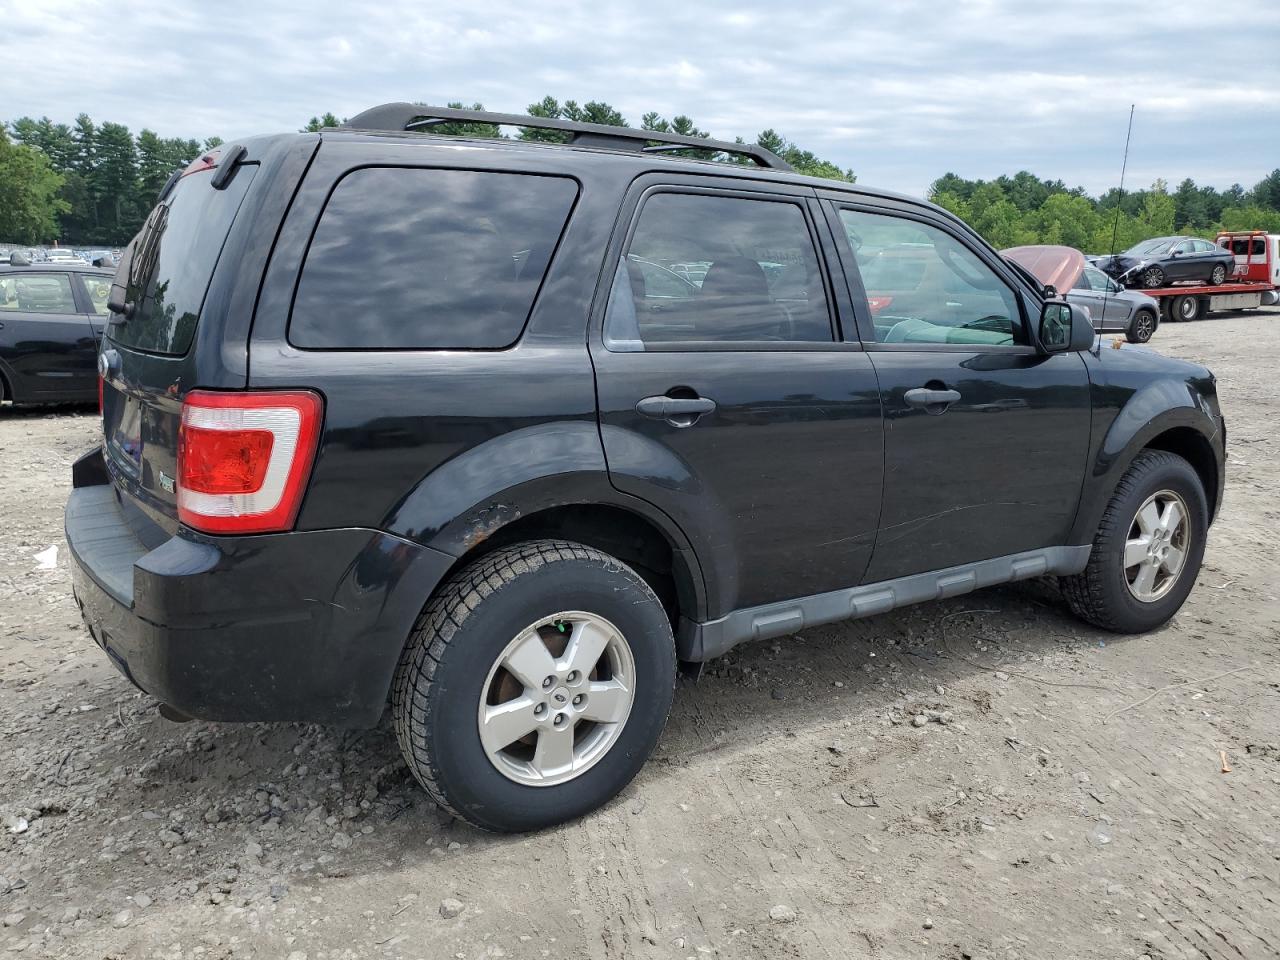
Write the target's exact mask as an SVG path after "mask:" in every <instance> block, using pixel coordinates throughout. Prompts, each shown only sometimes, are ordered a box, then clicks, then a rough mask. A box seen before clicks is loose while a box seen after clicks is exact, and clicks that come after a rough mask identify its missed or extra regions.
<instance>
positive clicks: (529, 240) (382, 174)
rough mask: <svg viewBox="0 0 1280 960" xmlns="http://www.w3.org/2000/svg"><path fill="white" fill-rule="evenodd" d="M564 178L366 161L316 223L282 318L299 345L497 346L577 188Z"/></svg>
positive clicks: (520, 322)
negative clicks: (288, 313)
mask: <svg viewBox="0 0 1280 960" xmlns="http://www.w3.org/2000/svg"><path fill="white" fill-rule="evenodd" d="M577 193H578V187H577V183H576V182H575V181H573V180H571V179H568V178H566V177H544V176H535V175H529V174H514V173H490V172H482V171H474V170H432V169H404V168H376V167H370V168H365V169H361V170H356V171H354V172H352V173H350V174H348V175H347V176H346V177H344V178H343V179H342V181H341V182H340V183H339V184H338V186H337V188H336V189H335V190H334V192H333V195H332V196H331V197H330V198H329V202H328V203H327V204H326V205H325V209H324V213H323V214H322V215H321V217H320V223H319V225H318V226H317V227H316V232H315V236H314V237H313V238H312V241H311V248H310V250H309V251H308V253H307V259H306V263H305V264H304V266H303V268H302V277H301V279H300V280H299V282H298V293H297V297H296V299H295V301H294V305H293V317H292V320H291V321H290V325H289V339H290V341H291V342H292V343H293V344H294V345H295V346H298V347H302V348H304V349H329V350H335V349H339V350H340V349H366V350H378V349H382V350H411V349H421V350H430V349H437V350H439V349H500V348H502V347H507V346H510V345H511V344H512V343H514V342H515V341H516V340H517V339H518V338H519V336H520V332H521V330H523V329H524V325H525V321H526V320H527V319H528V316H529V311H530V310H531V309H532V307H533V301H534V297H535V296H536V295H537V292H538V287H539V286H540V285H541V283H542V278H543V276H544V275H545V274H546V272H547V266H548V265H549V264H550V262H551V255H552V253H553V251H554V250H555V246H556V244H557V242H558V241H559V239H560V234H561V232H562V231H563V230H564V225H565V222H566V221H567V220H568V218H569V211H570V209H571V208H572V207H573V202H574V199H575V198H576V197H577Z"/></svg>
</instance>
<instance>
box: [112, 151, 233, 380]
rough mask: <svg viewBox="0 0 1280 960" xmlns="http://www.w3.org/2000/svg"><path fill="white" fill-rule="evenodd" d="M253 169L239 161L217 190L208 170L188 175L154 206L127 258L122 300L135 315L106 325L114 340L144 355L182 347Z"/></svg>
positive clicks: (176, 353) (189, 335)
mask: <svg viewBox="0 0 1280 960" xmlns="http://www.w3.org/2000/svg"><path fill="white" fill-rule="evenodd" d="M257 169H258V168H257V166H255V165H252V164H246V165H244V166H242V167H241V168H240V169H239V170H238V171H237V172H236V175H235V176H234V177H232V178H231V182H230V183H229V184H227V186H226V188H225V189H222V190H215V189H213V186H212V184H211V181H212V179H213V175H212V173H210V172H208V171H205V172H200V173H192V174H188V175H187V176H184V177H182V178H181V179H180V180H178V182H177V183H176V184H175V185H174V187H173V190H172V191H170V193H169V195H168V196H167V197H166V198H165V199H164V200H163V201H162V202H161V203H159V204H157V205H156V207H155V208H154V209H152V211H151V214H150V215H149V216H148V217H147V222H146V223H145V224H144V225H143V228H142V231H141V232H140V233H139V234H138V237H137V240H136V242H135V244H134V247H133V252H132V255H131V258H130V260H129V262H128V274H127V278H126V279H127V291H126V294H125V300H126V301H129V302H132V303H133V304H134V311H133V315H132V316H130V317H129V318H128V319H127V320H124V321H123V322H117V323H113V324H112V325H111V326H110V327H109V328H108V336H110V338H111V339H112V340H113V341H114V342H116V343H118V344H122V345H123V346H126V347H133V348H134V349H136V350H143V351H146V352H148V353H159V354H165V355H170V356H179V355H182V354H185V353H186V352H187V350H188V349H189V348H190V346H191V340H192V338H193V337H194V336H195V332H196V323H197V321H198V320H199V317H200V308H201V306H202V305H203V303H204V295H205V291H207V290H208V289H209V281H210V280H211V279H212V278H213V270H214V267H215V266H217V263H218V257H219V255H220V254H221V253H222V244H223V242H224V241H225V240H226V239H227V233H228V232H229V231H230V230H231V223H232V221H233V220H235V217H236V213H237V211H239V209H240V203H241V201H243V200H244V195H245V192H246V191H247V190H248V189H249V184H250V183H251V182H252V181H253V175H254V173H255V172H256V171H257Z"/></svg>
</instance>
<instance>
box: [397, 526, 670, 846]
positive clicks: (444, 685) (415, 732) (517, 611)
mask: <svg viewBox="0 0 1280 960" xmlns="http://www.w3.org/2000/svg"><path fill="white" fill-rule="evenodd" d="M675 676H676V652H675V640H674V638H673V636H672V632H671V620H670V618H669V616H668V614H667V611H666V609H665V608H664V607H663V605H662V601H660V600H659V599H658V597H657V595H656V594H655V593H654V591H653V588H652V587H651V586H650V585H649V583H648V582H646V581H645V579H644V578H643V577H642V576H640V574H639V573H637V572H636V571H635V570H634V569H633V568H632V567H630V566H628V565H627V564H625V563H623V562H622V561H620V560H618V559H617V558H616V557H611V556H609V555H608V554H605V553H602V552H601V551H599V550H596V549H594V548H592V547H587V546H583V545H582V544H578V543H568V542H565V541H559V540H533V541H529V542H526V543H519V544H516V545H514V546H510V547H505V548H502V549H499V550H495V551H494V552H493V553H490V554H488V555H487V556H484V557H481V558H480V559H478V560H477V561H475V562H474V563H472V564H470V565H469V566H467V567H466V568H464V569H463V570H461V571H460V572H459V573H458V574H457V575H456V576H454V577H452V578H451V579H450V580H449V581H448V582H447V583H446V584H445V585H444V586H442V587H441V588H440V589H439V590H438V591H437V592H436V593H435V594H434V595H433V596H432V598H431V600H430V601H429V602H428V603H427V606H426V607H425V609H424V610H423V611H422V615H421V616H420V617H419V618H418V625H417V626H416V627H415V628H414V632H413V635H412V636H411V637H410V638H409V644H408V646H407V647H406V648H405V652H404V655H403V656H402V657H401V660H400V666H399V668H398V669H397V671H396V678H395V684H394V687H393V689H392V698H391V706H392V712H393V714H394V719H395V728H396V735H397V737H398V738H399V740H400V747H401V749H402V750H403V752H404V756H405V760H406V761H407V762H408V764H409V769H410V770H412V771H413V774H414V776H415V777H417V779H418V781H419V782H420V783H421V784H422V785H423V786H424V787H426V789H427V792H428V793H430V794H431V796H432V798H433V799H434V800H435V801H436V802H437V803H439V804H440V805H441V806H442V807H444V808H445V809H446V810H448V811H449V812H450V813H452V814H453V815H455V816H457V817H460V818H462V819H465V820H468V821H470V822H471V823H473V824H475V825H476V826H479V827H484V828H486V829H489V830H536V829H538V828H540V827H546V826H551V825H552V824H555V823H562V822H563V821H565V820H572V819H573V818H574V817H578V816H581V815H582V814H584V813H587V812H588V811H590V810H594V809H595V808H596V807H598V806H600V805H601V804H603V803H606V802H608V800H609V799H610V798H611V797H613V796H614V795H615V794H616V793H617V792H618V791H619V790H621V789H622V788H623V787H625V786H626V785H627V784H628V783H629V782H630V781H631V778H632V777H634V776H635V775H636V773H637V772H638V771H639V769H640V767H641V766H642V765H643V764H644V762H645V760H646V759H647V758H648V756H649V754H650V753H651V752H652V751H653V748H654V746H655V745H656V744H657V742H658V736H659V734H661V732H662V728H663V725H664V724H665V723H666V719H667V712H668V711H669V710H670V708H671V698H672V694H673V693H674V690H675Z"/></svg>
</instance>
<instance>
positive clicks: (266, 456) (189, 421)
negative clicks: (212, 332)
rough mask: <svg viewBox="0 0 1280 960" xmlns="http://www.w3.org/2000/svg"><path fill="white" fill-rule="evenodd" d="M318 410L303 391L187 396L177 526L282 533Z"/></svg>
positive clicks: (313, 439) (307, 468) (315, 432)
mask: <svg viewBox="0 0 1280 960" xmlns="http://www.w3.org/2000/svg"><path fill="white" fill-rule="evenodd" d="M323 410H324V404H323V402H322V401H321V399H320V397H319V396H318V395H317V394H314V393H310V392H308V391H304V390H292V391H279V392H277V391H265V390H264V391H250V392H245V393H213V392H211V391H206V390H192V391H191V392H190V393H188V394H187V397H186V399H185V400H184V401H183V404H182V426H181V428H180V430H179V435H178V483H177V494H178V519H179V520H180V521H181V522H182V523H185V524H186V525H187V526H189V527H193V528H194V529H196V530H203V531H205V532H206V533H271V532H275V531H280V530H289V529H291V528H292V527H293V523H294V520H296V519H297V516H298V508H299V507H300V506H301V505H302V495H303V493H304V492H305V491H306V487H307V480H308V478H309V477H310V475H311V463H312V461H313V460H314V459H315V453H316V444H317V443H318V441H319V439H320V421H321V416H322V413H323Z"/></svg>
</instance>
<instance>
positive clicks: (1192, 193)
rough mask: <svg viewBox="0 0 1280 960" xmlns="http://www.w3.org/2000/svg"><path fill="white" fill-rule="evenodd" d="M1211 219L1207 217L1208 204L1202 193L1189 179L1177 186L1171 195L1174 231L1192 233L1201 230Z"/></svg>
mask: <svg viewBox="0 0 1280 960" xmlns="http://www.w3.org/2000/svg"><path fill="white" fill-rule="evenodd" d="M1212 220H1213V218H1211V217H1210V216H1209V204H1208V201H1207V199H1206V197H1205V195H1204V193H1203V192H1201V190H1200V189H1199V188H1198V187H1197V186H1196V182H1195V181H1194V180H1192V179H1191V178H1190V177H1187V179H1185V180H1183V181H1182V182H1181V183H1180V184H1178V189H1177V190H1175V191H1174V193H1173V227H1174V229H1175V230H1185V231H1188V232H1193V231H1195V230H1203V229H1204V228H1205V227H1207V226H1208V225H1209V224H1210V223H1211V222H1212Z"/></svg>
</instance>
